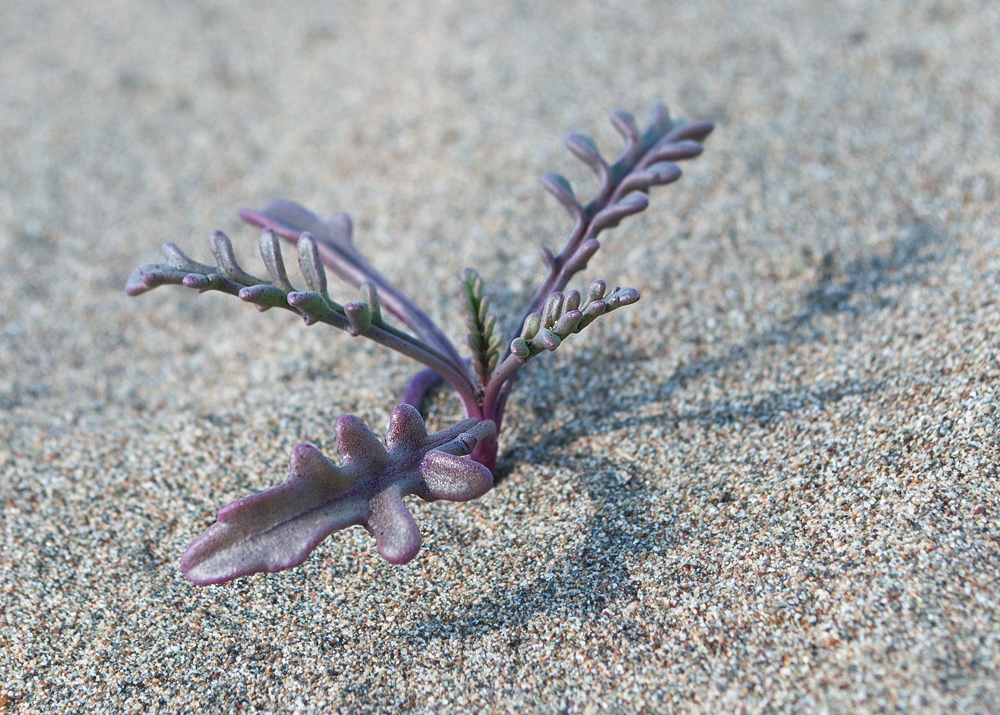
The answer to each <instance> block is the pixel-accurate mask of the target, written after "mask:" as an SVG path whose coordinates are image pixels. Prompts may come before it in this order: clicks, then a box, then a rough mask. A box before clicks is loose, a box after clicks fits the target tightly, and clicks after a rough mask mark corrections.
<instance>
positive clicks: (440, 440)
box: [125, 103, 713, 585]
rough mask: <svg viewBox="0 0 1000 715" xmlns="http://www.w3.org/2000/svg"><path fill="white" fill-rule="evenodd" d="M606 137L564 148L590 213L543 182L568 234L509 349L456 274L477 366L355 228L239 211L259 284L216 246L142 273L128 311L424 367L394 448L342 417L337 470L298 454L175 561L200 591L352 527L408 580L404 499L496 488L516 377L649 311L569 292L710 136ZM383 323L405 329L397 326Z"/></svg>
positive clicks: (549, 180)
mask: <svg viewBox="0 0 1000 715" xmlns="http://www.w3.org/2000/svg"><path fill="white" fill-rule="evenodd" d="M611 123H612V124H613V125H614V127H615V129H616V130H617V131H618V133H619V134H620V135H621V136H622V138H623V139H624V142H625V146H624V149H623V150H622V152H621V154H620V156H619V157H618V159H617V161H615V162H614V163H611V164H609V163H608V162H607V161H606V160H605V159H604V158H603V157H602V156H601V154H600V152H599V151H598V149H597V146H596V145H595V143H594V141H593V140H592V139H590V138H589V137H587V136H584V135H582V134H570V135H568V136H567V137H566V146H567V147H568V148H569V150H570V151H571V152H572V153H573V154H574V155H575V156H576V157H577V158H578V159H580V160H581V161H583V162H584V163H585V164H586V165H587V166H588V167H589V168H590V169H591V170H592V171H593V172H594V174H596V176H597V179H598V189H597V192H596V194H595V195H594V196H593V198H591V199H590V201H588V202H587V203H586V204H584V203H581V202H580V201H579V200H578V199H577V197H576V196H575V194H574V192H573V188H572V187H571V186H570V183H569V181H567V180H566V179H565V178H564V177H562V176H560V175H559V174H555V173H547V174H545V175H544V176H542V185H543V186H544V187H545V188H546V189H547V190H548V191H549V193H551V194H552V195H553V196H555V198H556V199H557V200H558V201H559V203H561V204H562V205H563V207H564V208H565V209H566V211H567V212H568V213H569V216H570V218H571V219H572V221H573V228H572V230H571V231H570V233H569V237H568V238H567V239H566V242H565V245H564V246H563V247H562V250H560V251H559V253H558V254H554V253H553V252H552V251H551V250H550V249H549V248H547V247H545V246H542V247H541V248H540V252H541V257H542V260H543V262H544V264H545V267H546V269H547V273H546V276H545V278H544V280H543V281H542V283H541V285H540V286H539V288H538V289H537V291H536V292H535V295H534V297H533V298H532V300H531V302H530V303H529V304H528V306H527V307H526V308H525V309H524V311H523V313H522V315H521V317H520V319H519V321H518V323H517V325H516V327H515V328H514V330H513V332H512V333H511V335H512V338H511V339H510V340H509V341H508V340H505V338H504V336H503V335H502V333H501V331H500V329H499V327H498V325H497V316H496V313H494V312H493V311H492V310H491V303H490V299H489V296H487V295H485V294H484V292H483V280H482V278H481V277H480V276H479V274H478V273H477V272H476V271H474V270H473V269H471V268H467V269H465V270H464V271H463V272H462V277H461V291H462V294H463V296H464V303H465V310H466V314H467V317H466V320H465V326H466V328H467V334H466V338H465V343H466V348H467V349H468V351H469V353H470V355H469V356H468V357H463V356H462V354H461V353H460V352H459V350H458V348H457V347H456V346H455V345H454V344H453V343H452V342H451V341H450V340H449V339H448V337H447V336H446V335H445V333H444V331H443V330H441V328H439V327H438V326H437V325H435V323H434V322H433V321H432V320H431V319H430V318H429V317H428V316H427V314H426V313H425V312H424V311H423V310H421V309H420V307H419V306H417V304H416V303H415V302H414V301H413V300H411V299H410V298H409V297H407V296H406V295H405V294H403V292H402V291H400V290H399V289H398V288H397V287H396V286H394V285H393V284H392V283H390V282H389V281H388V280H387V279H386V278H385V277H384V276H383V275H382V274H381V273H379V272H378V271H377V270H376V269H375V268H374V267H373V266H372V264H371V263H370V262H369V261H368V260H367V259H366V258H365V256H363V255H362V254H361V252H360V251H359V250H358V248H357V246H356V245H355V243H354V239H353V227H352V223H351V219H350V217H349V216H348V215H347V214H345V213H336V214H334V215H333V216H332V217H331V218H330V219H329V220H325V221H324V220H322V219H320V218H319V217H318V216H316V215H315V214H313V213H312V212H311V211H309V210H307V209H306V208H304V207H302V206H300V205H299V204H297V203H294V202H292V201H287V200H283V199H279V200H274V201H271V202H269V203H268V204H266V205H265V206H264V207H263V208H261V209H259V210H255V209H241V210H240V212H239V214H240V216H241V217H242V218H243V220H244V221H246V222H247V223H249V224H251V225H254V226H257V227H259V228H260V229H261V234H260V241H259V248H260V255H261V258H262V259H263V263H264V269H265V272H266V277H264V278H260V277H257V276H254V275H251V274H250V273H248V272H246V271H245V270H244V269H243V268H242V267H241V266H240V265H239V264H238V263H237V261H236V257H235V255H234V252H233V247H232V243H231V242H230V240H229V238H228V237H227V236H226V235H225V234H223V233H222V232H221V231H215V232H214V233H212V235H211V236H210V237H209V248H210V249H211V252H212V255H213V257H214V259H215V265H206V264H203V263H199V262H197V261H195V260H193V259H191V258H189V257H188V256H187V255H185V254H184V253H183V252H182V251H181V249H180V248H178V247H177V246H176V245H174V244H173V243H166V244H164V246H163V254H164V258H165V261H164V262H163V263H150V264H145V265H142V266H139V267H138V268H137V269H136V270H135V271H134V272H133V273H132V275H131V276H130V277H129V279H128V282H127V284H126V287H125V290H126V292H127V293H128V294H129V295H132V296H136V295H140V294H142V293H145V292H147V291H149V290H152V289H153V288H157V287H159V286H162V285H168V284H169V285H182V286H185V287H187V288H191V289H194V290H197V291H198V292H201V293H204V292H207V291H217V292H222V293H229V294H231V295H234V296H237V297H239V298H240V300H243V301H245V302H247V303H252V304H254V305H255V306H257V308H258V309H259V310H262V311H263V310H270V309H272V308H279V309H282V310H287V311H289V312H291V313H295V314H297V315H299V316H300V317H301V318H302V319H303V320H304V321H305V323H306V324H307V325H314V324H318V323H324V324H326V325H329V326H332V327H334V328H337V329H338V330H342V331H344V332H346V333H348V334H349V335H351V336H353V337H360V338H367V339H369V340H374V341H375V342H377V343H380V344H381V345H384V346H386V347H388V348H390V349H392V350H395V351H397V352H400V353H402V354H403V355H406V356H407V357H410V358H412V359H414V360H416V361H417V362H419V363H421V364H423V365H424V369H423V370H421V371H420V372H418V373H417V374H416V375H415V376H414V377H413V379H412V380H411V381H410V382H409V384H408V385H407V387H406V389H405V390H404V392H403V395H402V399H401V402H400V404H399V405H397V406H396V407H395V408H394V409H393V411H392V416H391V417H390V420H389V427H388V431H387V433H386V438H385V444H383V443H382V441H381V440H379V438H378V437H376V436H375V434H374V433H373V432H372V431H371V430H370V429H369V428H368V427H367V426H366V425H365V424H364V423H363V422H362V421H361V420H360V419H359V418H358V417H356V416H354V415H344V416H342V417H340V418H339V419H338V420H337V423H336V427H335V429H334V431H335V435H336V439H337V448H338V450H339V452H340V456H341V464H340V466H337V465H336V464H334V463H333V462H331V461H330V460H329V459H328V458H327V457H326V456H324V455H323V454H322V453H321V452H320V451H319V449H317V448H316V447H314V446H313V445H311V444H305V443H303V444H299V445H296V446H295V447H294V448H293V449H292V454H291V457H290V460H289V461H290V466H289V477H288V479H287V480H286V481H285V482H283V483H282V484H279V485H277V486H275V487H272V488H270V489H268V490H266V491H263V492H260V493H258V494H254V495H251V496H247V497H244V498H242V499H239V500H237V501H235V502H233V503H231V504H229V505H228V506H225V507H223V508H222V509H221V510H219V512H218V519H217V522H216V523H215V524H214V525H213V526H212V527H210V528H209V529H208V530H207V531H206V532H205V533H204V534H202V535H201V536H199V537H198V538H197V539H196V540H195V541H194V542H193V543H192V544H191V545H190V546H189V547H188V548H187V550H186V551H185V552H184V555H183V556H182V558H181V570H182V572H183V573H184V575H185V576H186V577H187V578H188V579H189V580H190V581H192V582H193V583H196V584H200V585H205V584H217V583H222V582H225V581H229V580H231V579H234V578H237V577H239V576H245V575H247V574H252V573H256V572H261V571H266V572H275V571H281V570H283V569H287V568H291V567H293V566H298V565H299V564H301V563H302V562H303V561H304V560H305V559H306V557H307V556H308V555H309V553H310V552H311V551H312V550H313V549H314V548H316V546H317V544H319V542H320V541H322V540H323V539H325V538H326V537H327V536H329V535H330V534H331V533H333V532H335V531H338V530H340V529H344V528H347V527H349V526H353V525H360V526H363V527H364V528H365V529H367V530H368V531H369V533H371V534H372V535H373V536H374V537H375V543H376V546H377V548H378V552H379V554H381V555H382V557H383V558H385V559H386V560H387V561H389V562H390V563H393V564H405V563H406V562H408V561H410V560H411V559H413V557H414V556H416V554H417V552H418V551H419V550H420V546H421V536H420V530H419V528H418V527H417V524H416V521H415V520H414V518H413V516H412V514H410V512H409V510H408V509H407V508H406V506H405V504H404V503H403V497H404V496H407V495H411V494H415V495H417V496H418V497H420V498H421V499H424V500H426V501H434V500H438V499H447V500H450V501H468V500H471V499H476V498H479V497H481V496H482V495H483V494H485V493H486V492H488V491H489V490H490V489H491V488H492V487H493V470H494V469H495V466H496V459H497V448H498V442H497V438H498V436H499V434H500V431H501V428H502V425H503V416H504V408H505V406H506V404H507V399H508V397H509V395H510V391H511V389H512V388H513V387H514V384H515V382H516V380H517V376H518V373H519V372H520V370H521V368H522V367H524V365H525V363H527V362H529V361H530V360H531V359H533V358H535V357H536V356H538V355H539V354H541V353H544V352H551V351H553V350H556V349H557V348H559V347H560V346H561V345H562V344H563V342H565V341H566V340H567V339H568V338H569V337H570V336H572V335H574V334H576V333H579V332H580V331H581V330H583V329H584V328H586V327H587V326H588V325H590V324H591V323H593V322H594V321H595V320H597V319H599V318H601V317H602V316H604V315H607V314H608V313H610V312H612V311H614V310H617V309H618V308H621V307H623V306H627V305H631V304H633V303H635V302H636V301H638V300H639V292H638V291H637V290H636V289H634V288H622V287H610V288H609V286H608V284H607V283H605V282H604V281H602V280H595V281H593V282H592V283H590V285H589V287H587V288H586V290H584V291H582V292H581V291H578V290H569V291H567V290H566V288H567V286H568V284H569V282H570V280H571V279H572V278H573V277H574V276H575V275H576V274H577V273H579V272H581V271H582V270H583V269H584V268H586V267H587V263H588V261H589V260H590V259H591V258H592V257H593V256H594V254H595V253H596V252H597V251H598V249H599V248H600V242H599V240H598V236H599V235H600V234H601V232H602V231H604V230H606V229H609V228H613V227H615V226H617V225H618V224H619V223H620V222H621V221H622V219H624V218H626V217H628V216H631V215H633V214H637V213H639V212H641V211H644V210H645V209H646V208H647V206H648V204H649V202H648V199H647V197H646V194H647V193H648V192H649V190H650V189H651V188H652V187H654V186H662V185H665V184H670V183H672V182H674V181H676V180H677V179H679V178H680V176H681V170H680V168H679V167H678V166H677V164H676V163H675V162H678V161H681V160H685V159H692V158H694V157H697V156H698V155H699V154H701V152H702V145H701V143H700V142H701V141H703V140H704V139H705V137H707V136H708V135H709V133H711V131H712V129H713V125H712V123H711V122H693V123H687V122H685V121H684V120H680V119H676V120H672V119H671V118H670V115H669V113H668V112H667V108H666V107H665V106H664V105H663V104H659V103H658V104H656V105H655V106H654V108H653V116H652V122H651V123H650V125H649V127H648V128H647V129H646V130H645V131H644V132H640V131H639V129H638V127H637V125H636V122H635V119H634V118H633V117H632V115H631V114H629V113H628V112H625V111H623V110H620V109H617V110H615V111H613V112H612V113H611ZM282 239H284V240H285V241H287V242H289V243H290V244H292V245H294V246H295V247H296V248H297V252H298V264H299V272H300V274H301V279H302V282H303V283H304V289H302V290H300V289H299V288H296V287H295V286H294V285H293V284H292V283H291V281H290V280H289V278H288V273H287V271H286V269H285V264H284V259H283V257H282V251H281V245H280V244H281V240H282ZM326 269H329V270H331V271H333V273H335V274H336V275H337V276H338V277H339V278H341V279H342V280H344V281H346V282H347V283H348V284H350V285H352V286H354V287H355V288H356V289H358V290H359V292H360V300H357V301H353V302H349V303H346V304H343V305H341V304H340V303H337V302H336V301H334V300H333V299H331V298H330V294H329V292H328V290H327V275H326ZM386 314H389V315H391V316H393V317H394V318H395V319H396V321H398V323H399V324H401V326H402V327H397V326H396V325H394V324H392V323H390V322H389V321H388V320H387V317H388V316H387V315H386ZM442 380H443V381H446V382H447V383H448V385H450V386H451V387H452V388H453V389H454V390H455V392H456V393H458V396H459V397H460V398H461V401H462V406H463V408H464V411H465V416H464V419H463V420H461V421H459V422H458V423H456V424H454V425H452V426H451V427H448V428H447V429H444V430H442V431H440V432H436V433H434V434H428V433H427V430H426V428H425V426H424V420H423V418H422V417H421V414H420V411H419V407H420V406H421V403H422V402H423V400H424V397H425V396H426V394H427V392H428V391H429V390H430V389H431V388H432V387H434V386H435V385H436V384H437V383H439V382H440V381H442Z"/></svg>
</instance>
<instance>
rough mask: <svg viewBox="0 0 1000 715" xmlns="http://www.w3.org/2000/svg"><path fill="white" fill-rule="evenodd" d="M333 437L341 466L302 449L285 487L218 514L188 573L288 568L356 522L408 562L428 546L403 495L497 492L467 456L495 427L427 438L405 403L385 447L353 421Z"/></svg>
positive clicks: (469, 425)
mask: <svg viewBox="0 0 1000 715" xmlns="http://www.w3.org/2000/svg"><path fill="white" fill-rule="evenodd" d="M336 434H337V445H338V448H339V449H340V453H341V456H342V461H343V464H342V465H341V466H339V467H338V466H336V465H334V464H333V463H332V462H330V460H328V459H327V458H326V457H324V456H323V455H322V454H321V453H320V451H319V450H318V449H316V447H313V446H312V445H309V444H299V445H297V446H296V447H295V448H294V449H293V450H292V455H291V459H290V465H289V477H288V479H287V481H285V482H284V483H283V484H279V485H278V486H276V487H272V488H271V489H268V490H267V491H264V492H261V493H260V494H255V495H253V496H250V497H244V498H243V499H240V500H238V501H235V502H233V503H232V504H229V505H228V506H226V507H224V508H223V509H221V510H220V511H219V514H218V521H217V522H216V523H215V524H214V525H213V526H212V527H211V528H210V529H209V530H208V531H206V532H205V533H204V534H202V535H201V536H200V537H198V538H197V539H196V540H195V541H194V542H193V543H192V544H191V545H190V546H189V547H188V548H187V551H185V552H184V556H183V557H182V558H181V570H182V571H183V572H184V575H185V576H186V577H187V578H188V579H189V580H190V581H192V582H194V583H197V584H201V585H205V584H213V583H223V582H225V581H229V580H231V579H234V578H237V577H239V576H245V575H247V574H251V573H257V572H260V571H268V572H275V571H282V570H284V569H287V568H291V567H293V566H298V565H299V564H301V563H302V562H303V561H305V559H306V557H307V556H308V555H309V553H310V552H311V551H312V550H313V549H314V548H316V545H317V544H319V542H320V541H322V540H323V539H325V538H326V537H327V536H329V535H330V534H331V533H333V532H334V531H338V530H340V529H344V528H346V527H348V526H352V525H361V526H364V527H365V528H366V529H367V530H368V531H369V532H370V533H371V534H372V535H373V536H374V537H375V542H376V544H377V546H378V551H379V553H380V554H381V555H382V557H383V558H384V559H385V560H386V561H389V562H390V563H394V564H404V563H406V562H407V561H409V560H411V559H412V558H413V557H414V556H416V554H417V552H418V551H419V550H420V544H421V539H420V530H419V529H418V528H417V524H416V522H415V521H414V520H413V516H412V515H411V514H410V512H409V511H408V510H407V508H406V506H405V504H403V499H402V498H403V497H404V496H406V495H408V494H415V495H417V496H419V497H420V498H422V499H424V500H427V501H434V500H436V499H447V500H449V501H468V500H470V499H476V498H478V497H480V496H482V495H483V494H485V493H486V492H487V491H489V490H490V488H491V487H492V486H493V475H492V474H491V473H490V471H489V469H487V468H486V467H485V466H483V465H482V464H479V463H478V462H474V461H472V460H471V459H468V458H467V457H466V456H465V455H467V454H469V453H471V452H472V451H473V450H474V449H475V448H476V446H477V445H478V444H479V443H480V442H482V441H484V440H491V439H495V438H496V427H495V425H494V424H493V422H491V421H479V420H475V419H468V420H464V421H462V422H459V423H458V424H456V425H453V426H452V427H449V428H448V429H446V430H442V431H441V432H437V433H435V434H432V435H428V434H427V430H426V428H425V427H424V421H423V418H422V417H421V416H420V413H419V412H418V411H417V409H416V408H415V407H413V406H412V405H405V404H404V405H397V406H396V408H395V409H394V410H393V412H392V417H391V419H390V422H389V433H388V438H387V444H388V449H386V447H385V446H384V445H383V444H382V442H381V441H379V439H378V438H377V437H376V436H375V435H374V434H373V433H372V432H371V430H369V429H368V427H366V426H365V424H364V423H363V422H361V420H360V419H358V418H357V417H355V416H354V415H344V416H343V417H341V418H340V419H339V420H337V426H336Z"/></svg>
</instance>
